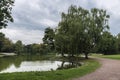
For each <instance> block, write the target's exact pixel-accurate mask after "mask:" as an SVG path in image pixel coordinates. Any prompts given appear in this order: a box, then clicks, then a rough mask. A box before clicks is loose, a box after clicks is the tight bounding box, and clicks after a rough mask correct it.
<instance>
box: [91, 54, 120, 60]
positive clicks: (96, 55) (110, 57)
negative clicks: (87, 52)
mask: <svg viewBox="0 0 120 80" xmlns="http://www.w3.org/2000/svg"><path fill="white" fill-rule="evenodd" d="M92 56H95V57H102V58H109V59H117V60H120V55H100V54H92Z"/></svg>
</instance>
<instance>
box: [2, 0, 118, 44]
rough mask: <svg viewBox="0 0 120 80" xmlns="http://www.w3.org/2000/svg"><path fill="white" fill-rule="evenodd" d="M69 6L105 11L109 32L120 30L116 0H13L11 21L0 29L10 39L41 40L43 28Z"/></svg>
mask: <svg viewBox="0 0 120 80" xmlns="http://www.w3.org/2000/svg"><path fill="white" fill-rule="evenodd" d="M70 5H77V6H81V7H83V8H85V9H91V8H99V9H105V10H107V13H108V14H109V15H110V19H109V26H110V32H111V33H112V34H113V35H117V34H118V33H119V32H120V22H119V21H120V0H15V4H14V6H13V10H12V16H13V18H14V23H11V22H9V24H8V26H7V28H5V29H2V30H1V32H3V33H4V34H5V35H6V37H8V38H9V39H10V40H12V41H13V42H16V41H17V40H21V41H22V42H23V43H24V44H32V43H42V38H43V36H44V30H45V28H47V27H51V28H56V27H57V25H58V23H59V21H60V19H61V13H62V12H67V10H68V8H69V6H70Z"/></svg>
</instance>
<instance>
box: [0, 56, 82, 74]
mask: <svg viewBox="0 0 120 80" xmlns="http://www.w3.org/2000/svg"><path fill="white" fill-rule="evenodd" d="M79 66H81V64H80V63H79V64H78V63H73V62H65V61H64V62H62V61H51V60H40V57H23V56H22V57H20V56H17V57H3V58H0V73H12V72H26V71H27V72H28V71H51V70H60V69H68V68H73V67H79Z"/></svg>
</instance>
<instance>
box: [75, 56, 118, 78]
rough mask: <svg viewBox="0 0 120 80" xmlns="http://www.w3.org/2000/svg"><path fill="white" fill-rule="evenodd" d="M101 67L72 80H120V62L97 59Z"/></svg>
mask: <svg viewBox="0 0 120 80" xmlns="http://www.w3.org/2000/svg"><path fill="white" fill-rule="evenodd" d="M97 60H98V61H100V63H101V64H102V66H101V67H100V68H99V69H97V70H96V71H95V72H93V73H90V74H88V75H85V76H83V77H81V78H78V79H74V80H120V60H111V59H103V58H98V59H97Z"/></svg>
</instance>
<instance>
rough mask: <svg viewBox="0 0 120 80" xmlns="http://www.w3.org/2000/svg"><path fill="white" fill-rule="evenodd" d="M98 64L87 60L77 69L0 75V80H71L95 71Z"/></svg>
mask: <svg viewBox="0 0 120 80" xmlns="http://www.w3.org/2000/svg"><path fill="white" fill-rule="evenodd" d="M99 66H100V64H99V63H98V62H97V61H94V60H87V61H85V64H84V65H83V66H81V67H79V68H73V69H67V70H57V71H47V72H21V73H4V74H0V79H1V80H8V79H9V80H69V79H70V80H71V79H72V78H76V77H81V76H83V75H86V74H88V73H90V72H93V71H94V70H96V69H97V68H98V67H99Z"/></svg>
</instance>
